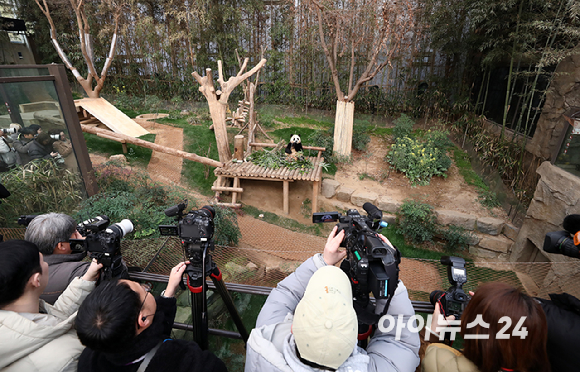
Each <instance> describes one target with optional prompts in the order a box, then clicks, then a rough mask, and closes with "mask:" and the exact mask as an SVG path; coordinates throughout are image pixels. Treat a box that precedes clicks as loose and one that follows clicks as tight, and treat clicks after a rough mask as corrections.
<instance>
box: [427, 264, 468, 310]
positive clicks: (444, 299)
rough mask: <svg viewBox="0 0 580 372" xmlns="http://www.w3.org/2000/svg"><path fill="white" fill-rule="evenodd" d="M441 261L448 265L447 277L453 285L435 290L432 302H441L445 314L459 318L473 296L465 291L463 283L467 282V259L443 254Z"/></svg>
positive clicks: (432, 294) (432, 293)
mask: <svg viewBox="0 0 580 372" xmlns="http://www.w3.org/2000/svg"><path fill="white" fill-rule="evenodd" d="M441 263H442V264H443V265H445V266H447V278H448V279H449V283H450V284H451V287H449V289H448V290H447V291H433V292H431V294H430V295H429V300H430V301H431V304H433V305H434V306H436V305H435V304H436V303H440V304H441V308H442V309H443V314H442V315H443V316H444V317H448V316H450V315H455V319H456V320H458V319H460V318H461V314H463V310H465V307H466V306H467V303H468V302H469V300H471V296H469V295H468V294H466V293H465V291H463V285H464V284H465V283H466V282H467V271H466V270H465V260H464V259H463V258H461V257H453V256H443V257H441Z"/></svg>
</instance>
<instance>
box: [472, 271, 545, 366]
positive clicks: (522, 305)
mask: <svg viewBox="0 0 580 372" xmlns="http://www.w3.org/2000/svg"><path fill="white" fill-rule="evenodd" d="M478 314H481V317H482V318H483V321H484V322H486V323H488V324H489V328H484V327H482V326H481V325H479V324H478V325H476V326H473V327H471V328H467V325H468V324H469V323H471V322H473V321H474V320H475V319H476V317H477V315H478ZM505 316H507V317H509V318H510V319H511V325H510V326H509V327H506V322H505V321H503V320H502V322H500V319H501V318H502V317H505ZM524 316H525V317H526V320H525V321H524V322H523V324H521V325H520V327H519V328H520V329H519V330H523V328H524V327H525V329H526V331H527V335H525V338H523V339H522V338H521V337H520V336H518V335H514V334H513V333H514V330H516V325H518V322H519V321H520V319H521V318H522V317H524ZM504 328H505V329H504ZM500 331H502V333H503V334H504V335H509V338H507V339H498V338H497V337H496V336H497V334H498V333H499V332H500ZM461 333H462V334H463V336H464V339H465V336H466V335H471V334H482V335H489V338H488V339H465V342H464V351H463V353H464V355H465V357H467V359H469V360H471V361H472V362H473V363H474V364H475V365H476V366H477V368H478V369H479V371H480V372H497V371H499V370H500V369H501V368H509V369H513V370H515V371H519V372H535V371H538V372H540V371H541V372H547V371H550V364H549V360H548V353H547V351H546V342H547V337H548V325H547V323H546V316H545V315H544V311H543V310H542V308H541V306H540V304H539V303H537V302H536V301H535V300H534V299H533V298H531V297H530V296H528V295H526V294H524V293H522V292H521V291H520V290H519V289H516V288H514V287H512V286H510V285H508V284H506V283H500V282H493V283H486V284H483V285H482V286H481V287H479V288H478V289H477V291H476V292H475V295H474V296H473V298H472V299H471V301H469V304H468V305H467V307H466V308H465V311H464V313H463V316H462V319H461Z"/></svg>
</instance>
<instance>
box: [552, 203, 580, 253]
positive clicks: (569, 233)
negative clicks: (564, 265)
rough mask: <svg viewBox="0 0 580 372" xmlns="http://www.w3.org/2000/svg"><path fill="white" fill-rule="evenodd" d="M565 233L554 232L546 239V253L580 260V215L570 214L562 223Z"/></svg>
mask: <svg viewBox="0 0 580 372" xmlns="http://www.w3.org/2000/svg"><path fill="white" fill-rule="evenodd" d="M562 225H563V226H564V229H565V231H553V232H549V233H547V234H546V237H545V238H544V251H546V252H548V253H558V254H563V255H564V256H568V257H574V258H580V233H579V232H580V214H570V215H568V216H566V217H565V218H564V222H563V223H562Z"/></svg>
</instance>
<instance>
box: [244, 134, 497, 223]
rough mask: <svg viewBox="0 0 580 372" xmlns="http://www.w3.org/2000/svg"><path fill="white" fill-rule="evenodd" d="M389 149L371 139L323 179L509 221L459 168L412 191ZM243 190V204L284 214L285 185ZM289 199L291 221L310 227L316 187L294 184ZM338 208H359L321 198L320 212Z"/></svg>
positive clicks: (252, 185) (250, 185) (258, 184)
mask: <svg viewBox="0 0 580 372" xmlns="http://www.w3.org/2000/svg"><path fill="white" fill-rule="evenodd" d="M389 148H390V143H389V142H388V141H387V140H385V139H382V138H378V137H371V142H370V143H369V144H368V146H367V151H366V152H365V153H361V152H359V151H354V152H353V161H352V162H351V163H350V164H342V165H341V166H340V167H339V169H338V171H337V172H336V174H335V175H334V176H330V175H323V177H325V178H326V177H328V178H334V179H335V180H336V181H338V182H340V184H341V185H342V186H344V187H349V188H352V189H355V190H366V191H372V192H376V193H378V194H379V195H380V196H387V197H388V198H389V199H391V200H395V201H400V202H403V201H404V200H405V199H415V200H420V201H422V202H424V203H427V204H430V205H432V206H433V207H434V208H435V209H448V210H455V211H458V212H463V213H467V214H471V215H475V216H478V217H491V216H495V217H497V218H507V215H506V213H505V211H504V210H503V209H501V208H494V209H492V210H491V211H490V210H488V209H487V208H485V207H483V206H482V205H481V204H480V203H479V201H478V200H477V196H478V193H477V190H476V188H475V187H474V186H470V185H468V184H467V183H466V182H465V180H464V179H463V176H461V175H460V174H459V170H458V168H457V167H456V166H455V165H452V166H451V168H450V169H449V171H448V176H447V178H443V177H434V178H433V179H432V180H431V183H430V184H429V185H428V186H416V187H412V186H411V184H410V182H409V180H408V179H407V178H406V177H405V175H404V174H402V173H399V172H396V171H394V170H393V171H389V164H388V163H387V162H386V161H385V160H384V158H385V155H386V154H387V152H388V149H389ZM364 173H366V174H367V175H369V176H371V177H372V178H373V179H369V178H366V177H365V178H364V179H363V180H360V178H359V176H360V175H361V174H364ZM241 186H242V187H243V189H244V192H243V193H242V197H241V200H242V202H244V203H247V204H250V205H253V206H255V207H257V208H260V209H262V210H265V211H268V212H272V213H276V214H280V215H282V214H283V210H282V183H281V182H275V181H272V182H264V181H251V180H242V181H241ZM289 199H290V203H289V204H290V214H289V217H290V218H292V219H295V220H297V221H299V222H301V223H308V222H309V221H310V216H308V213H307V211H308V210H309V209H310V208H304V207H303V203H304V201H305V200H306V199H308V200H312V183H310V182H301V181H296V182H293V183H291V184H290V195H289ZM337 207H341V208H344V209H346V208H356V207H355V206H353V205H349V204H346V203H341V202H339V201H337V200H335V199H331V200H329V199H326V198H325V197H323V196H322V195H319V210H320V211H329V210H336V209H337ZM361 212H362V210H361Z"/></svg>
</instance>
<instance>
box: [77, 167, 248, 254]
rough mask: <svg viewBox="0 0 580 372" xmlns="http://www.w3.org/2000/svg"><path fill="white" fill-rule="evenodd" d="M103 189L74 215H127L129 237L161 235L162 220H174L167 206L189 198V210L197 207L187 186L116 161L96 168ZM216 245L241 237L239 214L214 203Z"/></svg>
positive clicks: (79, 217)
mask: <svg viewBox="0 0 580 372" xmlns="http://www.w3.org/2000/svg"><path fill="white" fill-rule="evenodd" d="M95 173H96V177H97V182H98V185H99V188H100V190H101V192H100V193H99V194H97V195H94V196H92V197H90V198H88V199H86V200H85V201H83V202H82V203H81V205H80V209H79V211H78V212H77V213H76V214H75V215H74V216H73V217H74V218H75V219H76V220H78V221H82V220H84V219H87V218H91V217H94V216H97V215H101V214H104V215H107V216H108V217H109V218H110V219H111V222H119V221H120V220H122V219H124V218H128V219H130V220H131V221H132V222H133V225H134V232H133V233H132V234H129V235H128V236H127V239H141V238H155V237H158V236H159V231H158V230H159V229H158V226H159V225H160V224H174V223H175V221H174V219H173V218H171V217H167V216H165V213H164V211H165V209H167V208H169V207H171V206H174V205H176V204H178V203H180V202H181V201H182V200H184V199H188V200H189V203H188V208H187V211H190V210H193V209H196V208H198V205H197V202H196V201H195V200H194V199H192V198H191V197H188V196H187V194H186V192H185V191H184V190H180V189H170V188H166V187H163V186H161V185H159V184H157V183H155V182H153V181H151V179H150V178H149V176H148V174H147V173H146V172H142V171H136V170H131V169H127V168H125V167H122V166H119V165H117V164H114V163H111V162H109V163H105V164H104V165H101V166H99V167H96V168H95ZM214 208H215V210H216V216H215V218H214V224H215V234H214V242H215V243H216V244H217V245H237V244H238V242H239V239H240V237H241V232H240V229H239V228H238V222H237V215H236V214H235V212H233V211H232V210H230V209H228V208H224V207H220V206H214Z"/></svg>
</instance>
